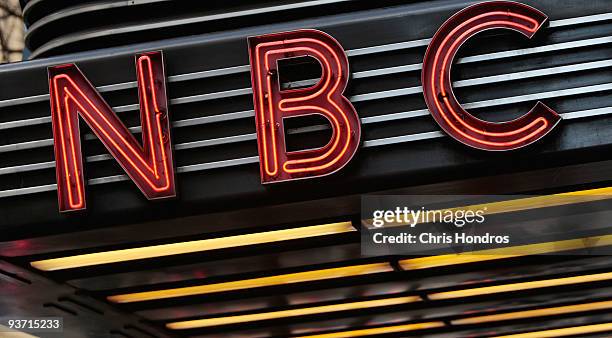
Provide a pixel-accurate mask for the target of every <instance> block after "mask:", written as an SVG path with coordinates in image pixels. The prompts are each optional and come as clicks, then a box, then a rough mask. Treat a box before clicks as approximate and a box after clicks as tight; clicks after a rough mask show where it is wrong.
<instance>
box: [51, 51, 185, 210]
mask: <svg viewBox="0 0 612 338" xmlns="http://www.w3.org/2000/svg"><path fill="white" fill-rule="evenodd" d="M48 73H49V94H50V101H51V116H52V122H53V139H54V146H55V163H56V176H57V191H58V200H59V209H60V211H72V210H80V209H85V208H86V198H85V181H84V172H83V171H84V170H83V155H82V153H81V139H80V132H79V119H78V116H81V117H82V118H83V120H84V121H85V122H86V123H87V125H89V127H90V128H91V130H92V131H93V132H94V134H95V135H96V136H97V137H98V138H99V139H100V141H102V143H103V144H104V146H106V149H108V151H109V152H110V154H111V155H112V156H113V157H114V158H115V160H116V161H117V162H119V164H120V165H121V167H122V168H123V170H125V172H126V173H127V174H128V176H129V177H130V178H131V179H132V181H134V183H136V185H137V186H138V188H140V190H141V191H142V193H143V194H144V195H145V196H146V197H147V198H148V199H159V198H166V197H174V196H175V195H176V188H175V183H174V163H173V159H172V143H171V140H170V125H169V119H168V103H167V98H166V87H165V86H166V84H165V81H166V80H165V75H164V65H163V56H162V53H161V52H150V53H144V54H139V55H137V56H136V74H137V80H138V81H137V82H138V93H139V99H140V100H139V101H140V119H141V124H142V144H140V142H138V141H137V140H136V138H135V137H134V136H133V135H132V134H131V133H130V131H129V130H128V128H127V127H126V126H125V125H124V124H123V123H122V122H121V120H120V119H119V118H118V117H117V115H116V114H115V113H114V112H113V110H112V109H111V107H110V106H109V105H108V103H106V101H105V100H104V99H103V98H102V97H101V96H100V94H99V93H98V91H97V90H96V88H95V87H94V86H93V85H92V84H91V83H90V82H89V80H87V78H86V77H85V75H83V73H82V72H81V71H80V70H79V68H77V66H76V65H74V64H66V65H60V66H54V67H50V68H49V69H48Z"/></svg>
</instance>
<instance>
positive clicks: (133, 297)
mask: <svg viewBox="0 0 612 338" xmlns="http://www.w3.org/2000/svg"><path fill="white" fill-rule="evenodd" d="M390 271H393V267H392V266H391V265H390V264H388V263H374V264H365V265H354V266H346V267H341V268H331V269H323V270H313V271H305V272H297V273H290V274H285V275H276V276H269V277H260V278H253V279H245V280H239V281H233V282H225V283H217V284H206V285H197V286H188V287H182V288H175V289H164V290H155V291H145V292H136V293H128V294H122V295H114V296H109V297H107V299H108V300H109V301H111V302H114V303H131V302H142V301H148V300H155V299H164V298H174V297H184V296H193V295H202V294H208V293H214V292H221V291H233V290H242V289H250V288H257V287H263V286H271V285H282V284H291V283H299V282H308V281H317V280H325V279H332V278H341V277H350V276H359V275H366V274H372V273H378V272H390Z"/></svg>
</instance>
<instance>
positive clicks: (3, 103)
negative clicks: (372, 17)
mask: <svg viewBox="0 0 612 338" xmlns="http://www.w3.org/2000/svg"><path fill="white" fill-rule="evenodd" d="M610 17H612V13H604V14H599V15H590V16H584V17H576V18H571V19H563V20H556V21H551V22H550V26H551V27H565V26H571V25H579V24H583V23H593V22H599V21H607V20H610ZM610 39H612V37H603V38H595V39H586V40H580V41H574V42H565V43H557V44H551V45H547V46H541V47H534V48H525V49H518V50H513V51H506V52H496V53H488V54H483V55H476V56H471V57H465V58H462V59H459V60H457V63H471V62H478V61H484V60H493V59H501V58H507V57H511V56H513V55H512V53H514V52H519V53H520V55H529V54H535V53H543V52H549V51H553V50H560V49H572V48H578V47H586V46H593V45H598V44H603V43H610V42H611V41H610ZM430 40H431V39H420V40H412V41H405V42H398V43H391V44H384V45H379V46H372V47H365V48H357V49H350V50H347V51H346V53H347V55H348V56H360V55H368V54H375V53H383V52H389V51H394V50H401V49H409V48H416V47H423V46H426V45H427V44H428V43H429V41H430ZM508 53H510V54H508ZM402 67H409V68H407V70H406V71H413V70H419V69H420V65H408V66H402ZM414 67H417V68H414ZM249 70H250V66H249V65H241V66H234V67H227V68H220V69H213V70H207V71H201V72H193V73H186V74H177V75H171V76H168V82H180V81H188V80H194V79H203V78H208V77H214V76H222V75H228V74H236V73H241V72H248V71H249ZM363 73H365V74H366V75H367V72H363ZM135 87H136V81H130V82H124V83H118V84H111V85H106V86H101V87H98V90H99V91H101V92H105V91H113V90H120V89H126V88H135ZM48 99H49V94H40V95H33V96H28V97H21V98H14V99H7V100H0V108H2V107H8V106H13V105H19V104H27V103H33V102H41V101H45V100H48ZM0 129H2V125H1V124H0Z"/></svg>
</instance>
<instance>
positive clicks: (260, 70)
mask: <svg viewBox="0 0 612 338" xmlns="http://www.w3.org/2000/svg"><path fill="white" fill-rule="evenodd" d="M546 20H547V16H546V15H545V14H544V13H542V12H540V11H538V10H537V9H535V8H532V7H529V6H527V5H523V4H519V3H515V2H509V1H491V2H484V3H480V4H476V5H473V6H470V7H467V8H465V9H463V10H461V11H459V12H458V13H456V14H455V15H453V16H452V17H451V18H450V19H448V20H447V21H446V22H445V23H444V24H443V25H442V26H441V27H440V28H439V30H438V31H437V33H436V34H435V35H434V37H433V39H432V40H431V42H430V44H429V47H428V49H427V52H426V54H425V58H424V61H423V71H422V78H421V80H422V84H423V93H424V97H425V102H426V104H427V106H428V108H429V111H430V112H431V115H432V116H433V118H434V120H435V121H436V122H437V123H438V124H439V125H440V127H441V128H442V130H444V131H445V132H446V133H447V134H448V135H449V136H451V137H452V138H454V139H455V140H457V141H459V142H461V143H463V144H466V145H468V146H471V147H474V148H477V149H482V150H487V151H501V150H513V149H517V148H520V147H524V146H527V145H529V144H532V143H533V142H536V141H537V140H538V139H540V138H542V137H544V136H545V135H547V134H548V133H549V132H550V131H551V130H552V129H553V128H554V127H555V126H556V125H557V124H558V123H559V121H560V120H561V117H560V116H559V115H558V114H557V113H555V112H554V111H553V110H552V109H550V108H548V107H547V106H546V105H544V104H543V103H541V102H538V103H537V104H536V105H535V107H534V108H533V109H532V110H531V111H529V112H528V113H527V114H525V115H523V116H522V117H520V118H518V119H516V120H513V121H507V122H501V123H493V122H488V121H484V120H481V119H478V118H477V117H475V116H473V115H472V114H470V113H469V112H467V111H466V110H465V109H464V108H463V107H462V106H461V104H460V103H459V102H458V100H457V99H456V97H455V95H454V93H453V88H452V80H451V67H452V63H453V60H454V59H455V56H456V54H457V52H458V50H459V48H460V47H461V45H462V44H464V43H465V42H466V41H467V40H469V39H470V38H471V37H473V36H474V35H475V34H478V33H480V32H482V31H485V30H489V29H511V30H514V31H517V32H519V33H521V34H523V35H524V36H525V37H527V38H532V37H533V36H534V34H535V33H536V32H537V31H538V30H539V29H540V28H541V27H542V26H543V25H544V23H545V22H546ZM248 44H249V60H250V65H251V80H252V86H253V104H254V108H255V122H256V129H257V143H258V151H259V159H260V161H259V163H260V174H261V182H262V183H264V184H266V183H277V182H283V181H292V180H296V179H305V178H314V177H320V176H325V175H329V174H332V173H334V172H336V171H338V170H340V169H342V168H343V167H344V166H345V165H346V164H347V163H349V162H350V160H351V159H352V158H353V156H354V155H355V153H356V151H357V149H358V148H359V143H360V139H361V126H360V120H359V116H358V114H357V112H356V111H355V108H354V107H353V105H352V104H351V102H350V101H349V100H348V99H347V98H346V97H345V96H344V94H343V93H344V90H345V89H346V86H347V83H348V79H349V65H348V59H347V56H346V53H345V51H344V49H343V48H342V46H341V45H340V44H339V43H338V42H337V41H336V40H335V39H334V38H333V37H331V36H330V35H328V34H326V33H323V32H321V31H317V30H312V29H308V30H298V31H291V32H283V33H275V34H268V35H262V36H256V37H251V38H249V39H248ZM304 56H308V57H312V58H314V59H316V60H317V61H318V62H319V64H320V66H321V73H322V75H321V78H320V80H319V81H318V82H317V83H316V84H314V85H312V86H310V87H308V88H300V89H288V90H284V89H281V86H280V80H279V77H278V69H279V67H278V62H279V61H280V60H282V59H288V58H294V57H304ZM136 70H137V71H136V75H137V82H138V92H139V102H140V115H141V124H142V144H141V143H140V142H138V141H137V140H136V138H135V137H134V136H133V135H132V134H131V133H130V131H129V130H128V128H127V127H126V126H125V125H124V124H123V123H122V122H121V121H120V119H119V118H118V117H117V115H116V114H115V113H114V112H113V111H112V109H111V108H110V106H109V105H108V104H107V103H106V101H104V99H103V98H102V97H101V96H100V94H99V93H98V92H97V91H96V89H95V87H94V86H93V85H92V84H91V83H90V82H89V81H88V80H87V78H86V77H85V75H83V73H82V72H81V71H80V70H79V69H78V68H77V66H76V65H74V64H67V65H60V66H54V67H50V68H49V69H48V72H49V92H50V101H51V115H52V122H53V137H54V145H55V161H56V176H57V186H58V200H59V208H60V211H71V210H81V209H85V207H86V202H85V200H86V198H85V183H84V178H83V177H84V173H83V163H82V162H83V160H82V154H81V145H80V138H79V136H80V134H79V123H78V116H81V117H82V118H83V120H85V122H86V123H87V124H88V125H89V127H90V128H91V129H92V130H93V132H94V134H95V135H96V136H97V137H98V138H99V139H100V140H101V141H102V143H103V144H104V145H105V146H106V148H107V149H108V151H109V152H110V154H111V155H112V156H113V157H114V158H115V160H116V161H117V162H119V164H120V165H121V166H122V167H123V169H124V170H125V172H126V173H127V174H128V176H129V177H130V178H131V179H132V181H134V183H135V184H136V185H137V186H138V188H140V190H141V191H142V193H143V194H144V195H145V196H146V197H147V198H149V199H160V198H168V197H174V196H175V195H176V188H175V182H174V161H173V157H172V149H173V148H172V140H171V138H170V123H169V118H168V102H167V97H166V77H165V74H164V66H163V56H162V53H161V52H150V53H144V54H139V55H137V56H136ZM312 114H318V115H321V116H323V117H325V118H326V119H327V120H328V121H329V124H330V126H331V128H332V136H331V139H330V140H329V142H328V143H327V144H326V145H325V146H323V147H321V148H318V149H310V150H300V151H292V152H288V151H287V150H286V141H285V132H284V125H283V119H285V118H290V117H296V116H305V115H312Z"/></svg>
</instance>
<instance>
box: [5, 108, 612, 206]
mask: <svg viewBox="0 0 612 338" xmlns="http://www.w3.org/2000/svg"><path fill="white" fill-rule="evenodd" d="M610 113H612V107H606V108H599V109H589V110H581V111H576V112H570V113H564V114H560V115H561V117H563V118H566V116H567V119H575V118H582V117H587V116H598V115H603V114H610ZM444 136H445V134H444V133H443V132H441V131H431V132H424V133H418V134H411V135H402V136H396V137H388V138H382V139H376V140H367V141H364V142H363V147H364V148H369V147H378V146H385V145H391V144H398V143H406V142H415V141H422V140H428V139H435V138H441V137H444ZM98 156H100V158H102V156H104V157H105V158H104V159H107V158H108V159H110V155H98ZM88 160H89V158H88ZM257 162H259V156H250V157H243V158H237V159H230V160H223V161H216V162H207V163H199V164H192V165H187V166H181V167H178V168H177V169H176V171H177V173H186V172H196V171H204V170H210V169H216V168H225V167H233V166H238V165H244V164H251V163H257ZM35 165H41V166H46V167H45V168H52V167H54V166H55V163H54V162H45V163H40V164H35ZM26 166H34V165H26ZM21 167H23V166H18V167H11V168H3V169H12V170H17V168H21ZM34 170H37V169H34ZM6 173H8V170H7V172H4V171H0V174H6ZM128 179H129V178H128V177H127V175H114V176H108V177H100V178H94V179H90V180H88V184H90V185H95V184H103V183H111V182H119V181H126V180H128ZM56 189H57V185H56V184H48V185H42V186H35V187H27V188H17V189H10V190H3V191H0V198H4V197H12V196H20V195H28V194H33V193H38V192H45V191H53V190H56Z"/></svg>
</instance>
